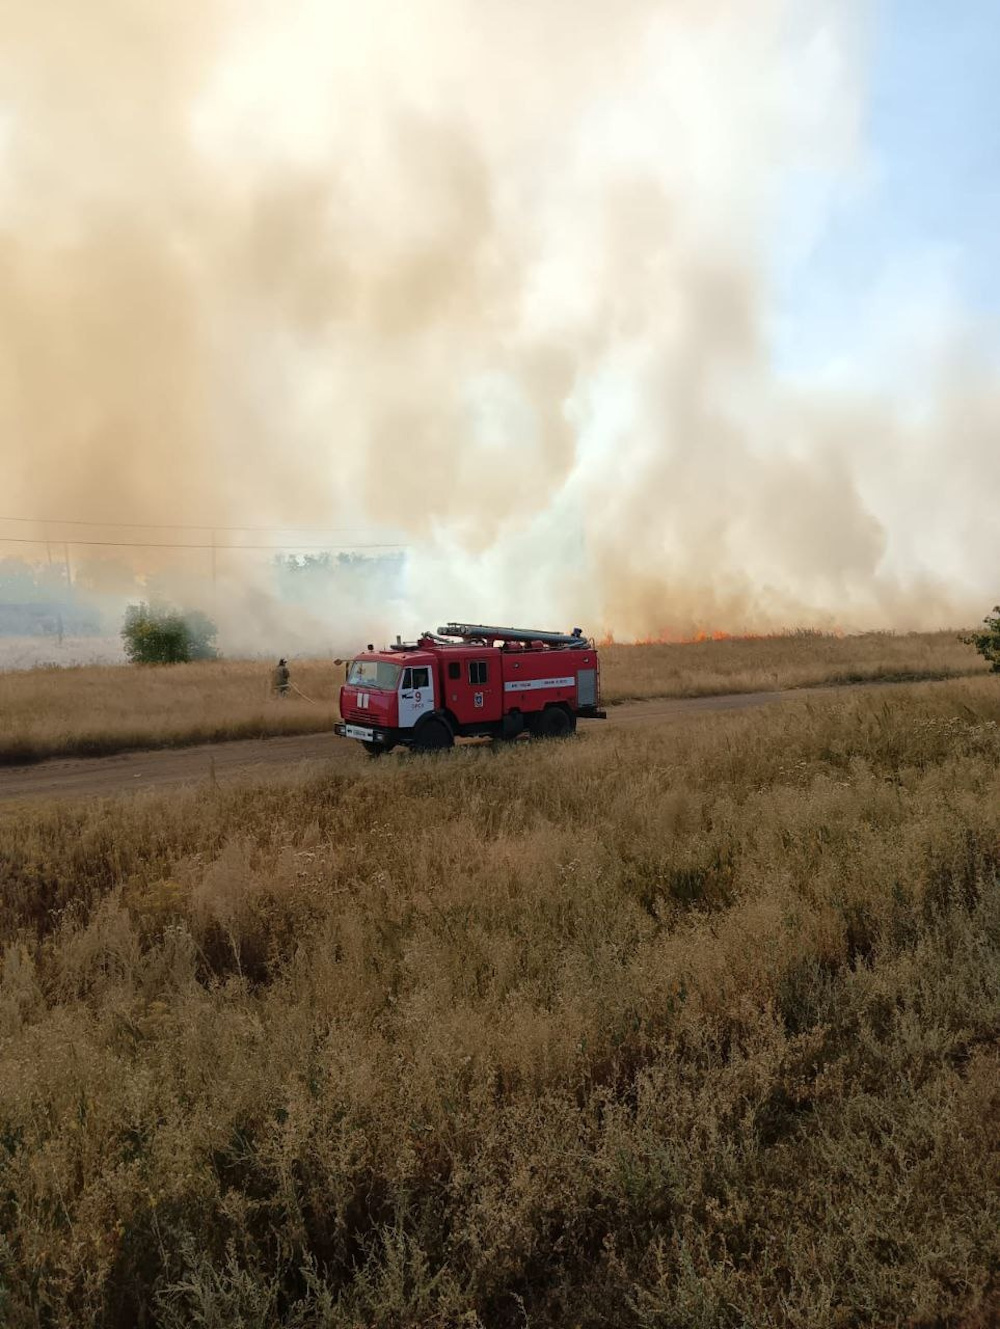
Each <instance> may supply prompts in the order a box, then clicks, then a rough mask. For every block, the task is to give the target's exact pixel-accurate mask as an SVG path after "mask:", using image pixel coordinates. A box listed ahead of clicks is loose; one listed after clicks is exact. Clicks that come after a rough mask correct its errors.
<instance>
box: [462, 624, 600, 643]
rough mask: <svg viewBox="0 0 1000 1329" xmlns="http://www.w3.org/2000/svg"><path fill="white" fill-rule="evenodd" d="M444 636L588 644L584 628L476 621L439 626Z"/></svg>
mask: <svg viewBox="0 0 1000 1329" xmlns="http://www.w3.org/2000/svg"><path fill="white" fill-rule="evenodd" d="M438 632H439V633H440V634H441V636H442V637H460V638H462V639H463V640H466V641H469V640H474V641H521V642H533V641H540V642H543V643H544V644H545V645H546V646H586V645H587V641H586V638H585V637H584V635H583V629H582V628H574V629H573V631H572V632H571V633H569V632H536V631H535V630H534V629H533V628H491V627H486V626H484V625H482V624H476V623H447V624H446V625H445V626H444V627H443V628H438Z"/></svg>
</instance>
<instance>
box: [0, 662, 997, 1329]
mask: <svg viewBox="0 0 1000 1329" xmlns="http://www.w3.org/2000/svg"><path fill="white" fill-rule="evenodd" d="M0 875H2V880H3V882H4V890H3V893H2V895H0V942H2V944H3V947H4V949H3V957H2V967H0V1322H2V1323H4V1324H5V1325H9V1326H11V1329H21V1327H22V1326H25V1327H26V1326H29V1325H31V1326H34V1325H38V1324H44V1325H47V1326H52V1327H53V1329H70V1326H73V1327H75V1326H78V1325H81V1324H94V1325H98V1326H109V1327H113V1329H119V1327H121V1329H125V1327H126V1326H127V1327H128V1329H131V1327H132V1326H134V1325H138V1324H145V1325H156V1326H160V1327H162V1329H180V1327H181V1326H184V1327H185V1329H188V1327H190V1326H219V1327H220V1329H221V1326H229V1325H237V1324H238V1325H243V1326H260V1327H261V1329H263V1326H273V1325H282V1324H284V1325H288V1326H299V1329H306V1327H307V1326H310V1327H311V1326H326V1327H327V1329H339V1327H341V1326H343V1327H344V1329H347V1326H375V1325H378V1326H380V1327H382V1326H387V1327H391V1326H396V1327H398V1329H403V1327H404V1326H413V1327H415V1326H438V1327H442V1329H443V1327H444V1326H466V1329H475V1327H476V1326H482V1327H484V1329H507V1327H508V1326H509V1327H510V1329H514V1327H515V1326H516V1327H517V1329H521V1326H524V1325H538V1326H541V1325H559V1324H561V1325H579V1326H581V1329H591V1327H593V1329H596V1327H597V1326H605V1325H608V1324H614V1325H619V1326H637V1327H638V1326H642V1327H646V1329H653V1326H657V1327H659V1326H677V1327H678V1329H680V1327H681V1326H684V1327H685V1329H686V1327H687V1326H706V1327H707V1326H731V1327H732V1329H737V1326H747V1325H754V1326H779V1325H780V1326H786V1325H789V1326H800V1327H801V1329H807V1327H808V1329H816V1326H828V1325H830V1326H853V1325H888V1324H900V1325H902V1324H905V1325H907V1326H910V1327H911V1329H920V1327H924V1326H926V1329H930V1327H931V1326H939V1325H954V1326H968V1329H973V1326H981V1325H986V1324H988V1323H992V1322H993V1321H992V1320H991V1319H990V1315H991V1314H995V1313H996V1312H998V1311H1000V1302H998V1296H1000V1283H998V1281H997V1270H998V1269H1000V1132H998V1128H997V1123H998V1121H1000V691H998V689H997V685H996V681H995V680H994V679H992V678H986V679H974V680H963V681H958V682H951V683H947V684H943V685H936V686H934V687H920V686H917V687H910V688H907V689H893V688H886V689H880V690H878V691H877V692H866V693H851V694H848V695H843V694H842V695H840V696H836V695H833V694H831V695H829V696H824V697H822V698H820V699H817V698H815V697H810V698H807V699H803V700H801V701H798V702H795V701H790V702H788V703H787V704H786V705H784V706H782V707H781V708H774V709H767V710H765V711H760V712H755V713H744V714H740V715H712V716H701V717H699V718H698V719H697V720H696V721H685V722H683V723H681V724H672V725H664V726H663V727H661V728H660V729H652V730H645V731H638V730H630V731H628V732H623V731H621V730H616V731H612V730H602V731H598V732H596V733H593V734H592V735H591V736H589V737H588V739H587V740H586V741H569V742H565V743H552V744H548V745H542V744H540V745H529V746H525V747H521V746H517V747H515V748H513V749H504V750H501V751H499V752H494V751H492V750H489V749H481V748H466V749H463V750H460V751H456V752H453V753H450V754H448V755H447V756H445V757H443V758H438V757H428V758H409V759H404V760H400V761H393V762H383V763H378V764H373V765H370V766H365V767H360V768H359V770H356V771H352V772H350V773H349V774H344V773H331V774H327V775H325V776H323V777H318V778H317V777H315V776H313V777H309V778H304V777H302V776H298V777H296V776H294V775H291V774H290V775H288V776H286V777H284V778H283V779H282V780H280V781H277V782H274V783H272V784H270V785H266V786H260V785H257V786H253V787H242V788H239V787H225V786H221V787H212V786H206V787H204V788H200V789H196V790H190V791H186V792H180V793H174V794H171V795H169V796H157V797H152V796H139V797H135V798H131V799H120V800H117V801H113V802H106V803H103V804H101V803H94V802H89V803H86V804H81V805H77V806H69V805H59V806H51V807H45V806H41V807H39V806H31V807H28V808H20V809H9V810H7V811H5V812H4V813H3V814H0Z"/></svg>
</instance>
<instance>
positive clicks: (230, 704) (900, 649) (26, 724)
mask: <svg viewBox="0 0 1000 1329" xmlns="http://www.w3.org/2000/svg"><path fill="white" fill-rule="evenodd" d="M601 659H602V685H603V691H604V698H605V701H607V702H608V703H609V704H613V703H615V702H619V701H624V700H629V699H641V698H652V697H698V696H710V695H713V694H719V693H727V692H757V691H766V690H770V689H780V688H796V687H806V686H809V685H815V684H834V683H845V682H861V681H871V680H883V681H884V680H893V679H895V680H904V679H908V680H913V679H938V678H948V677H953V676H958V675H963V674H971V673H979V672H982V671H983V670H984V669H985V665H984V664H983V663H982V662H981V661H980V660H979V658H978V657H977V656H976V654H975V652H974V651H972V650H971V649H970V648H969V647H968V646H963V645H962V644H961V643H960V642H959V641H958V640H957V638H956V636H955V634H954V633H945V632H939V633H923V634H912V635H908V636H894V635H891V634H888V633H868V634H865V635H862V636H854V637H834V636H824V635H821V634H818V633H800V634H789V635H785V636H780V637H755V638H731V639H728V640H723V641H706V642H691V643H684V644H673V645H659V644H647V645H641V646H619V645H610V646H606V647H603V648H602V652H601ZM270 675H271V671H270V667H269V666H267V665H263V664H261V663H259V662H258V663H254V662H250V661H221V662H210V663H204V664H192V665H168V666H162V667H149V668H128V667H121V668H116V667H111V666H104V667H100V666H91V667H87V668H79V669H38V670H28V671H22V672H9V673H0V762H7V763H11V762H23V761H35V760H39V759H41V758H45V757H54V756H100V755H105V754H108V753H113V752H122V751H127V750H128V749H132V748H151V747H181V746H185V745H188V744H193V743H206V742H213V741H222V740H226V739H235V738H260V737H265V736H268V735H277V734H304V733H317V732H322V731H324V730H328V729H329V728H330V726H331V725H332V724H333V722H334V720H335V719H336V718H337V708H336V701H337V694H338V691H339V688H340V684H341V682H342V680H343V671H342V669H341V668H340V667H339V666H336V665H334V664H333V663H332V662H331V661H320V660H313V661H308V662H302V661H294V662H293V668H292V681H293V683H295V684H296V685H297V687H298V688H299V689H301V691H302V692H303V693H305V694H306V696H307V697H309V698H311V699H312V702H308V701H303V700H301V699H300V698H298V697H296V698H294V699H292V700H289V701H277V700H275V699H274V698H272V697H271V695H270V691H269V687H270Z"/></svg>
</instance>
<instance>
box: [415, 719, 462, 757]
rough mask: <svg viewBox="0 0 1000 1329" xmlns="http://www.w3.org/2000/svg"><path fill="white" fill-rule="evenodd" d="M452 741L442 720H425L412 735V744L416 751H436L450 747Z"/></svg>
mask: <svg viewBox="0 0 1000 1329" xmlns="http://www.w3.org/2000/svg"><path fill="white" fill-rule="evenodd" d="M454 742H455V740H454V738H453V737H452V734H451V730H450V729H449V728H448V726H447V725H446V724H445V723H444V721H443V720H425V721H424V722H423V724H422V725H421V726H420V728H419V729H418V730H417V732H416V734H415V735H414V739H413V746H414V747H415V748H416V750H417V751H418V752H438V751H440V750H441V749H442V748H450V747H452V746H453V745H454Z"/></svg>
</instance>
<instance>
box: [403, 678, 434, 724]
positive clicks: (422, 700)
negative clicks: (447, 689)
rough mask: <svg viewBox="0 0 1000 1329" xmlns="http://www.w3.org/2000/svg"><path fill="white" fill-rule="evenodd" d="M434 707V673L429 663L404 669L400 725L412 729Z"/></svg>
mask: <svg viewBox="0 0 1000 1329" xmlns="http://www.w3.org/2000/svg"><path fill="white" fill-rule="evenodd" d="M433 709H434V675H433V674H432V673H431V669H430V666H429V665H413V666H412V667H408V668H406V669H404V670H403V677H402V678H401V679H400V680H399V727H400V729H412V727H413V726H414V725H415V724H416V723H417V721H418V720H419V719H420V717H421V716H422V715H424V714H425V713H426V712H427V711H432V710H433Z"/></svg>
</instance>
